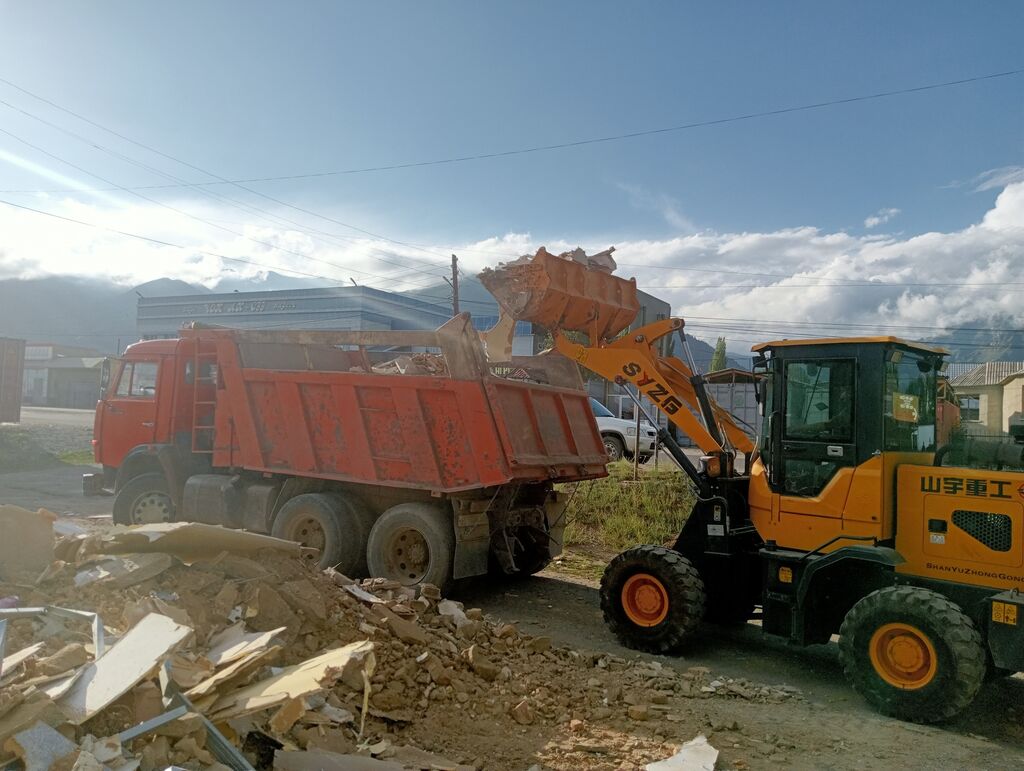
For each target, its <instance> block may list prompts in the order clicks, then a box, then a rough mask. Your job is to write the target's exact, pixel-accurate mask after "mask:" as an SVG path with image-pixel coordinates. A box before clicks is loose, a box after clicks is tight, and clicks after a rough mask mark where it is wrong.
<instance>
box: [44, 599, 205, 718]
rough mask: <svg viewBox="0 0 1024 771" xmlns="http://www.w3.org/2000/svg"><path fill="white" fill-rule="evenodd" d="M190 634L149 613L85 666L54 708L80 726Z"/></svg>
mask: <svg viewBox="0 0 1024 771" xmlns="http://www.w3.org/2000/svg"><path fill="white" fill-rule="evenodd" d="M191 634H192V629H191V628H189V627H187V626H184V625H182V624H178V623H176V622H175V621H174V620H173V619H170V618H168V617H167V616H161V615H160V614H158V613H150V614H149V615H148V616H146V617H145V618H144V619H142V620H141V621H140V622H139V623H138V624H136V625H135V626H134V627H132V628H131V629H130V630H128V632H127V633H126V634H125V636H124V637H122V638H121V639H120V640H118V641H117V642H116V643H115V644H114V645H113V646H112V647H111V648H110V650H108V651H107V653H106V655H104V656H102V657H101V658H99V659H97V660H96V661H94V662H93V663H92V664H90V665H89V666H87V667H85V668H84V669H83V670H82V671H81V675H80V676H79V677H78V679H77V680H76V681H75V682H74V684H73V685H72V686H71V687H70V688H69V689H68V691H67V693H65V694H64V695H63V696H61V697H60V698H58V699H57V700H56V701H57V706H58V707H60V708H61V709H62V710H63V711H64V713H65V714H66V715H67V716H68V719H69V720H70V721H71V722H72V723H74V724H75V725H81V724H82V723H84V722H85V721H86V720H88V719H89V718H90V717H92V716H93V715H95V714H96V713H97V712H99V711H100V710H102V709H103V708H104V707H106V706H107V705H108V704H110V703H111V702H112V701H114V700H115V699H117V698H118V697H119V696H121V695H122V694H124V693H126V692H127V691H128V690H129V689H130V688H131V687H132V686H134V685H136V684H137V683H139V682H140V681H142V680H143V679H144V678H145V677H146V675H148V674H149V673H150V672H152V671H153V670H154V669H156V668H157V666H159V665H160V662H161V661H162V660H163V659H164V658H165V657H166V656H167V655H168V654H170V653H171V652H173V651H174V649H175V648H177V647H178V646H179V645H180V644H181V643H182V642H184V641H185V640H186V639H188V637H189V635H191Z"/></svg>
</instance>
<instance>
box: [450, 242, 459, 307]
mask: <svg viewBox="0 0 1024 771" xmlns="http://www.w3.org/2000/svg"><path fill="white" fill-rule="evenodd" d="M448 283H449V284H451V287H452V315H453V316H458V315H459V258H458V257H456V256H455V255H454V254H453V255H452V280H451V281H449V282H448Z"/></svg>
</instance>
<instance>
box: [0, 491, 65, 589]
mask: <svg viewBox="0 0 1024 771" xmlns="http://www.w3.org/2000/svg"><path fill="white" fill-rule="evenodd" d="M54 519H56V515H55V514H52V513H51V512H48V511H45V510H43V509H40V510H39V511H29V510H28V509H23V508H21V506H10V505H0V578H5V579H9V580H14V579H17V578H20V577H22V576H27V575H30V576H32V577H33V578H34V577H35V576H38V575H39V574H40V573H42V572H43V571H44V570H46V568H47V567H48V566H49V565H50V563H51V562H52V561H53V542H54V539H53V521H54Z"/></svg>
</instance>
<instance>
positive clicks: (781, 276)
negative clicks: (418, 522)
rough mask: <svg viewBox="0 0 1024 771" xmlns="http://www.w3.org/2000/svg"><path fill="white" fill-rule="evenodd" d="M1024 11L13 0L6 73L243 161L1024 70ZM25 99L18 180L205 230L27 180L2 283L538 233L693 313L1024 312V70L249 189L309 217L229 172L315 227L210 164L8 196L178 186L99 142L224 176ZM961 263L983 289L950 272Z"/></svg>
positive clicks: (396, 273)
mask: <svg viewBox="0 0 1024 771" xmlns="http://www.w3.org/2000/svg"><path fill="white" fill-rule="evenodd" d="M1022 31H1024V3H1019V2H992V3H984V4H978V3H963V2H904V3H882V2H857V3H821V2H789V3H730V2H716V3H703V4H696V3H681V2H680V3H677V2H671V3H670V2H660V3H655V2H650V3H630V4H626V3H602V2H557V3H556V2H517V3H504V4H498V3H471V2H459V3H456V2H436V3H427V2H415V3H414V2H401V3H390V2H374V3H354V2H351V3H350V2H302V3H283V2H279V3H268V2H252V1H249V2H240V1H232V2H228V1H223V2H216V3H210V2H198V1H193V0H184V1H179V2H176V3H162V4H158V3H139V2H126V1H117V2H112V1H108V2H103V3H91V4H86V3H80V2H70V0H68V1H66V2H57V1H51V2H34V3H24V2H15V1H14V0H0V78H4V79H6V80H9V81H11V82H13V83H15V84H17V85H18V86H21V87H22V88H24V89H28V90H29V91H31V92H33V93H35V94H38V95H40V96H42V97H45V98H47V99H49V100H51V101H52V102H54V103H56V104H58V105H60V106H61V107H64V108H66V109H69V110H72V111H74V112H77V113H80V114H81V115H83V116H85V117H87V118H89V119H91V120H92V121H95V122H97V123H99V124H101V125H103V126H106V127H109V128H112V129H114V130H116V131H118V132H120V133H122V134H124V135H125V136H128V137H131V138H133V139H135V140H136V141H139V142H142V143H145V144H147V145H149V146H151V147H153V148H156V149H158V150H160V151H162V152H163V153H166V154H169V155H172V156H175V157H178V158H181V159H184V160H187V161H188V162H190V163H192V164H194V165H196V166H198V167H201V168H203V169H207V170H210V171H212V172H214V173H216V174H218V175H222V176H224V177H227V178H231V179H238V178H250V177H262V176H279V175H290V174H307V173H316V172H323V171H330V170H337V169H349V168H359V167H366V166H376V165H390V164H401V163H408V162H416V161H424V160H431V159H437V158H447V157H452V156H463V155H472V154H477V153H489V152H500V151H504V150H514V149H518V148H524V147H531V146H536V145H545V144H551V143H559V142H565V141H572V140H577V139H586V138H591V137H600V136H607V135H612V134H619V133H625V132H632V131H643V130H647V129H654V128H658V127H663V126H672V125H679V124H684V123H689V122H695V121H703V120H714V119H718V118H725V117H729V116H734V115H739V114H745V113H751V112H758V111H764V110H772V109H778V108H783V107H790V106H797V105H801V104H807V103H814V102H819V101H826V100H830V99H842V98H847V97H854V96H858V95H863V94H870V93H875V92H878V91H887V90H893V89H900V88H907V87H914V86H920V85H924V84H929V83H936V82H942V81H948V80H956V79H961V78H968V77H972V76H980V75H986V74H990V73H995V72H1001V71H1006V70H1011V69H1017V68H1021V67H1024V54H1022V53H1021V45H1020V40H1021V32H1022ZM0 100H3V101H4V102H8V103H9V104H10V105H12V106H13V107H14V108H16V109H11V108H10V107H7V106H4V105H0V191H3V192H0V199H2V200H8V201H12V202H16V203H19V204H22V205H27V206H32V207H34V208H39V209H42V210H45V211H49V212H51V213H54V214H59V215H61V216H65V217H67V216H71V217H74V218H77V219H80V220H82V221H88V222H92V223H95V224H101V225H103V226H105V227H108V228H113V229H118V230H127V231H130V232H133V233H136V234H140V235H144V236H146V237H149V238H158V239H161V240H166V241H168V242H171V243H174V244H177V245H178V246H176V247H166V248H164V247H158V246H154V245H152V244H144V243H141V242H139V241H138V240H135V241H131V240H130V239H129V240H126V239H125V238H124V237H120V236H115V235H113V234H110V233H109V232H102V231H96V230H95V229H93V230H89V229H88V228H84V227H82V226H78V225H74V224H67V223H63V224H62V223H61V222H59V221H55V220H52V219H46V218H44V217H42V215H38V214H34V213H31V212H25V211H22V210H14V209H11V208H10V207H5V206H2V205H0V232H2V233H3V237H2V238H0V277H6V276H12V275H15V276H29V275H39V274H46V273H71V274H76V275H101V276H106V277H108V278H113V279H115V280H117V281H120V282H122V283H132V282H137V281H141V280H145V279H148V278H153V277H156V276H159V275H168V276H172V277H176V278H183V279H185V280H190V281H196V282H201V283H205V284H207V285H213V284H215V283H216V281H217V279H218V277H219V276H220V275H222V274H223V273H224V271H233V272H234V273H238V274H240V275H248V274H253V273H254V271H255V274H258V273H259V268H258V266H252V267H250V268H246V267H244V266H242V265H241V264H240V263H238V261H237V259H236V260H235V261H234V262H231V261H225V260H223V259H221V258H219V257H217V256H214V255H225V254H226V255H232V256H235V257H236V258H240V259H248V260H255V261H257V262H258V263H259V264H260V265H262V266H264V267H266V266H272V267H275V268H281V269H283V270H285V271H287V270H291V271H293V272H294V271H298V272H305V273H314V274H316V275H322V276H325V277H328V278H330V279H331V280H334V281H342V282H344V281H347V280H348V277H349V276H355V277H356V278H357V279H358V280H359V281H361V282H363V283H369V284H371V285H377V286H381V287H385V288H387V287H396V286H405V285H416V284H420V285H422V284H424V283H431V282H435V281H437V280H438V278H437V277H438V276H439V274H440V273H442V272H443V271H444V270H445V267H444V264H445V262H446V261H447V257H448V254H449V252H450V251H452V250H453V249H454V250H457V251H459V252H460V253H461V255H462V256H463V259H464V264H465V266H466V269H467V270H475V269H479V268H480V267H483V266H484V265H486V264H488V263H493V262H494V261H496V260H498V259H504V258H506V257H508V256H515V255H517V254H521V253H523V252H524V251H527V250H529V251H533V250H535V249H536V248H537V247H538V246H540V245H541V244H546V245H547V246H549V248H563V247H564V248H570V247H572V246H575V245H577V244H580V245H583V246H585V247H587V248H588V249H600V248H605V247H607V246H608V245H611V244H615V245H617V246H618V247H619V252H618V253H617V256H619V258H620V262H622V263H623V271H624V272H626V273H627V274H633V275H636V276H637V277H638V280H639V281H640V284H641V286H644V287H645V288H648V289H649V290H651V291H654V292H655V293H657V294H659V295H661V296H663V297H666V298H667V299H669V300H670V301H671V302H672V303H673V306H674V308H675V311H676V312H677V313H679V314H682V315H690V314H694V313H697V314H698V315H699V314H703V315H705V316H715V315H716V314H717V315H720V316H723V317H729V318H732V317H741V318H750V317H752V316H754V315H755V313H760V314H761V315H762V316H763V317H764V318H767V319H787V320H801V321H805V322H812V321H820V320H822V319H823V318H825V319H829V320H834V321H839V322H843V323H863V324H867V323H869V322H872V321H873V322H877V321H878V319H880V318H883V319H886V320H887V322H888V323H892V324H899V323H901V322H905V323H907V324H934V325H935V326H938V327H943V325H967V324H976V325H977V324H980V323H983V322H985V323H989V322H990V323H992V324H993V325H999V326H1006V324H1008V323H1015V324H1024V314H1022V312H1021V311H1020V310H1019V309H1020V308H1021V307H1022V306H1021V304H1020V303H1019V294H1020V293H1021V292H1024V266H1022V264H1021V263H1022V262H1024V261H1022V260H1020V254H1021V252H1022V251H1024V231H1022V227H1024V75H1018V76H1014V77H1006V78H1001V79H996V80H989V81H984V82H980V83H974V84H970V85H963V86H957V87H953V88H946V89H940V90H933V91H928V92H924V93H917V94H910V95H904V96H896V97H892V98H886V99H880V100H877V101H871V102H864V103H858V104H850V105H842V106H836V107H829V108H825V109H821V110H815V111H810V112H801V113H796V114H789V115H781V116H775V117H768V118H762V119H756V120H750V121H744V122H737V123H731V124H726V125H718V126H709V127H703V128H697V129H694V130H689V131H682V132H673V133H665V134H659V135H654V136H645V137H641V138H637V139H630V140H624V141H618V142H609V143H602V144H594V145H588V146H585V147H578V148H571V149H564V150H558V151H553V152H540V153H534V154H527V155H516V156H512V157H506V158H493V159H487V160H481V161H475V162H469V163H459V164H451V165H442V166H430V167H425V168H411V169H401V170H390V171H381V172H376V173H365V174H348V175H339V176H328V177H321V178H304V179H297V180H292V181H275V182H258V183H252V184H251V185H249V187H251V188H252V189H253V190H257V191H260V192H262V193H264V194H266V195H270V196H273V197H274V198H276V199H278V201H282V202H285V204H291V205H293V206H300V207H303V208H304V209H306V210H307V211H305V212H298V211H297V210H295V209H294V208H288V207H287V206H286V205H284V204H278V203H275V202H268V201H267V200H266V199H265V198H259V197H258V196H256V195H255V194H253V193H250V192H247V191H243V190H239V189H237V188H232V187H229V186H223V187H217V188H212V190H215V191H216V192H217V193H219V194H225V195H230V196H231V197H232V198H234V199H236V200H238V201H243V202H245V203H246V204H249V205H253V204H255V205H257V206H260V207H261V208H263V209H265V210H267V211H271V212H273V213H274V214H276V215H280V216H286V217H287V218H288V219H289V220H290V221H291V222H290V224H289V223H285V222H282V221H281V220H280V219H279V218H278V219H267V217H266V216H264V215H262V214H260V213H256V212H253V211H252V209H245V208H244V207H243V208H242V209H240V208H238V206H236V205H235V204H233V203H230V202H228V203H226V202H223V201H216V200H211V199H210V198H209V197H205V196H203V195H202V194H201V193H199V192H198V191H196V190H195V189H193V188H189V187H179V188H171V189H164V190H147V191H141V194H142V195H145V196H147V198H149V199H151V200H140V199H139V198H137V197H133V196H132V195H131V194H129V193H125V192H121V191H115V192H108V193H100V194H95V193H88V192H78V193H74V194H66V193H49V194H46V195H43V194H32V193H13V192H7V191H11V190H39V189H45V190H53V189H64V188H68V187H69V186H71V187H75V188H82V187H95V186H105V185H104V183H102V182H100V181H98V180H97V179H95V178H94V177H92V176H90V175H89V173H88V172H91V173H92V174H98V175H100V176H101V177H103V178H105V179H107V180H110V181H111V182H114V183H115V184H116V185H120V186H140V185H152V184H159V183H161V182H164V181H166V180H165V179H164V178H161V177H160V176H158V175H156V174H154V173H153V172H151V171H148V170H145V169H142V168H140V167H139V166H137V165H133V164H132V163H131V162H127V161H125V160H119V159H117V158H114V157H111V155H110V154H108V153H104V152H101V151H99V150H97V149H96V148H95V147H92V146H90V143H93V144H95V143H100V144H103V145H105V146H107V147H108V148H110V149H111V150H113V151H115V152H117V153H120V154H122V155H124V156H126V157H128V158H130V159H131V160H132V161H135V162H143V163H146V164H149V165H152V166H154V167H157V168H159V169H160V170H162V171H164V172H167V173H172V174H174V175H176V176H178V177H180V178H183V179H185V180H187V181H190V182H198V181H205V180H208V179H209V177H207V176H205V175H204V174H202V173H200V172H198V171H196V170H190V169H187V168H184V167H182V166H180V165H178V164H175V163H173V162H172V161H170V160H168V159H166V158H163V157H160V156H157V155H154V154H152V153H149V152H147V151H145V150H143V149H142V148H140V147H138V146H137V145H132V144H130V143H127V142H124V141H123V140H121V139H118V138H116V137H113V136H111V135H110V134H108V133H105V132H103V131H102V130H100V129H98V128H96V127H95V126H91V125H89V124H87V123H83V122H81V121H79V120H77V119H75V118H73V117H71V116H70V115H68V114H67V113H65V112H61V111H60V110H58V109H56V108H54V107H53V106H50V105H46V104H43V103H41V102H39V101H37V100H35V99H33V98H32V97H30V96H28V95H26V94H25V93H23V92H21V91H18V90H16V89H15V88H12V87H11V86H9V85H6V84H4V83H0ZM16 110H23V111H28V112H30V113H33V114H34V115H36V116H37V117H38V118H42V119H43V120H46V121H49V122H50V123H53V124H55V125H56V126H59V127H60V128H62V129H64V130H66V131H74V132H76V133H78V134H79V135H80V136H81V137H82V138H84V139H85V140H86V141H85V142H83V141H80V140H77V139H75V138H72V137H70V136H68V135H67V134H66V133H62V131H60V130H59V129H56V128H53V127H51V126H47V125H43V124H42V123H40V122H39V121H38V120H36V119H33V118H31V117H29V116H27V115H24V114H22V113H19V112H17V111H16ZM4 131H6V132H9V133H6V134H5V133H3V132H4ZM11 135H13V136H11ZM14 137H20V138H21V139H24V140H28V141H29V142H31V143H32V144H34V145H36V146H37V149H32V148H29V147H27V146H26V145H25V144H24V143H22V142H20V141H18V140H17V139H15V138H14ZM46 153H49V155H47V154H46ZM54 156H56V157H54ZM58 159H62V160H66V161H70V162H71V163H73V164H75V165H76V166H78V167H80V168H79V169H75V168H71V167H69V166H68V165H66V164H64V163H62V162H61V160H58ZM168 206H170V207H173V208H174V209H176V210H177V211H171V210H170V209H168V208H166V207H168ZM317 215H325V216H327V217H330V218H332V219H334V220H340V221H342V222H344V223H347V224H350V225H355V226H357V227H359V228H363V229H365V230H370V231H372V232H373V233H376V234H378V235H380V236H384V238H368V237H364V235H363V234H361V233H360V232H359V231H356V230H352V229H347V228H345V227H344V226H343V225H339V224H338V223H337V222H330V221H327V220H324V219H322V218H321V217H318V216H317ZM200 220H201V221H200ZM388 239H393V240H388ZM396 240H397V241H403V242H407V243H406V244H397V243H395V241H396ZM408 243H413V244H418V245H419V246H408ZM179 247H180V248H179ZM405 266H409V267H405ZM709 269H716V270H724V271H727V272H726V273H719V274H714V273H710V274H709V273H707V272H706V271H707V270H709ZM702 271H703V272H702ZM766 273H771V274H774V275H773V276H767V275H765V274H766ZM787 276H794V278H792V279H787V278H786V277H787ZM915 281H917V282H926V283H927V286H919V285H914V284H913V283H912V282H915ZM863 282H873V284H877V286H874V285H873V286H870V287H866V288H865V287H863V286H857V284H862V283H863ZM908 282H911V283H908ZM950 283H959V284H966V285H968V286H967V287H961V291H958V292H956V293H955V297H954V292H953V291H951V290H950V288H949V284H950ZM1018 286H1019V287H1021V289H1017V288H1015V287H1018ZM755 309H756V310H755ZM765 314H768V315H765ZM719 331H720V330H719ZM733 332H735V330H733ZM717 333H718V331H716V330H715V329H713V328H711V327H708V328H707V329H706V331H705V332H704V335H705V336H707V337H712V338H713V337H714V336H715V335H716V334H717ZM941 334H943V332H942V331H941V329H940V330H939V331H938V332H935V333H934V335H933V336H938V335H941Z"/></svg>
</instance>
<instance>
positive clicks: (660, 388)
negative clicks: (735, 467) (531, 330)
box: [554, 318, 754, 471]
mask: <svg viewBox="0 0 1024 771" xmlns="http://www.w3.org/2000/svg"><path fill="white" fill-rule="evenodd" d="M683 327H684V322H683V320H682V319H679V318H671V319H663V320H661V321H655V322H653V323H651V324H647V325H646V326H643V327H640V328H639V329H636V330H634V331H632V332H627V333H626V334H625V335H623V336H622V337H620V338H618V339H617V340H613V341H611V342H607V343H601V344H599V345H593V346H585V345H581V344H579V343H574V342H572V341H571V340H570V339H569V338H567V337H566V336H565V335H564V334H562V333H561V332H558V333H556V334H555V335H554V340H555V350H557V351H558V352H559V353H561V354H563V355H564V356H567V357H568V358H569V359H571V360H572V361H575V362H576V363H577V364H579V365H580V366H583V367H586V368H587V369H589V370H591V371H593V372H596V373H597V374H599V375H601V376H603V377H605V378H607V379H609V380H611V381H615V382H621V381H623V380H625V381H627V382H630V383H632V384H633V385H634V386H635V387H636V389H637V391H638V392H639V393H641V394H643V395H644V396H646V397H647V398H648V399H649V400H650V401H651V402H652V403H654V404H655V405H657V407H658V409H660V410H661V411H662V412H663V413H665V415H666V416H667V417H668V419H669V420H671V421H672V422H673V423H675V424H676V425H677V426H679V428H680V429H681V430H682V431H683V432H684V433H685V434H686V435H687V436H689V437H690V438H691V439H692V440H693V441H694V442H695V443H696V444H697V446H698V447H699V448H700V449H701V451H702V452H704V454H705V455H709V456H713V457H715V456H717V457H719V458H721V461H720V462H722V463H728V467H729V468H731V466H732V463H731V459H732V457H733V455H734V453H735V452H736V451H738V452H741V453H743V454H744V455H749V454H750V453H752V452H753V451H754V443H753V442H752V441H751V439H750V437H749V436H747V434H746V433H744V432H743V430H742V429H741V428H740V427H739V426H738V425H737V424H736V422H735V421H734V420H733V418H732V416H731V415H730V414H729V413H728V412H727V411H726V410H725V409H723V408H722V407H721V406H719V405H718V404H716V403H715V402H714V400H712V399H711V398H710V397H709V396H707V392H706V391H704V381H703V377H702V376H701V375H695V374H694V373H693V371H692V370H691V369H690V368H689V367H688V366H687V365H686V363H685V362H684V361H683V360H682V359H680V358H678V357H676V356H663V355H661V353H659V352H658V349H657V345H656V344H657V342H658V340H660V339H661V338H663V337H665V336H666V335H670V334H673V333H676V332H681V331H682V329H683ZM702 397H703V398H702ZM702 402H703V403H702ZM687 407H690V408H693V410H695V411H697V413H698V414H700V415H703V416H705V420H703V421H702V420H700V419H698V418H697V416H696V415H695V414H694V413H693V412H691V410H690V409H687ZM708 413H710V414H708ZM725 468H726V467H725V466H723V469H722V470H723V471H724V470H725Z"/></svg>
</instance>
